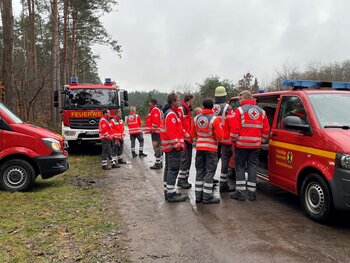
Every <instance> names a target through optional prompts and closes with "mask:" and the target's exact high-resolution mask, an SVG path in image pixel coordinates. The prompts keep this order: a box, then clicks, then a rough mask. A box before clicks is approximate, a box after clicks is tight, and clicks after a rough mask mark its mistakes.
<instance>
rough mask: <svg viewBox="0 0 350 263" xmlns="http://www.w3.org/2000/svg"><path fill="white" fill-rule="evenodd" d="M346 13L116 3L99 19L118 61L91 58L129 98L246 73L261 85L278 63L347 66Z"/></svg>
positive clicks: (169, 0)
mask: <svg viewBox="0 0 350 263" xmlns="http://www.w3.org/2000/svg"><path fill="white" fill-rule="evenodd" d="M349 10H350V1H349V0H119V5H118V6H117V7H116V8H115V11H114V12H112V13H110V14H108V15H106V16H105V17H103V18H102V20H103V22H104V24H105V27H106V29H107V31H108V32H109V33H110V34H111V35H112V36H113V38H114V39H116V40H118V42H119V44H120V45H122V49H123V52H122V58H118V56H117V55H116V54H114V53H113V51H112V50H111V49H110V48H109V47H105V46H98V47H95V48H94V51H95V52H96V54H98V55H100V57H101V59H100V60H99V61H98V67H99V74H100V77H101V78H102V79H104V78H105V77H111V78H112V79H113V80H115V81H116V82H117V83H119V84H120V85H121V86H122V87H123V88H125V89H127V90H130V91H131V90H151V89H157V90H161V91H170V90H172V89H175V88H177V87H181V86H184V85H191V87H195V86H196V84H197V83H202V82H203V80H204V79H205V78H207V77H209V76H212V75H217V76H220V77H221V78H222V79H224V78H226V79H230V80H233V81H234V82H236V81H238V80H239V79H241V78H242V77H243V74H245V73H247V72H250V73H251V74H253V75H254V76H256V77H257V78H258V81H259V82H260V83H261V84H263V85H266V84H267V83H268V82H269V81H271V80H272V79H273V78H274V72H275V70H279V69H281V67H282V65H284V64H290V65H298V66H300V68H303V67H304V66H305V65H307V63H310V62H321V63H332V62H342V61H344V60H345V59H349V58H350V34H349V33H348V32H349V31H348V30H349V28H350V16H349Z"/></svg>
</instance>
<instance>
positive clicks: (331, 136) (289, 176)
mask: <svg viewBox="0 0 350 263" xmlns="http://www.w3.org/2000/svg"><path fill="white" fill-rule="evenodd" d="M283 85H284V86H285V87H288V89H290V90H287V91H277V92H268V93H261V94H254V95H253V96H254V98H255V99H256V101H257V104H258V105H259V106H260V107H261V108H262V109H264V110H265V112H266V115H267V118H268V120H269V122H270V126H271V130H270V136H269V139H268V140H267V141H266V142H265V143H264V144H263V145H262V147H261V152H260V167H259V169H258V177H259V178H260V179H262V180H264V181H267V182H269V183H271V184H273V185H275V186H278V187H280V188H283V189H284V190H287V191H289V192H291V193H293V194H296V195H299V196H300V200H301V204H302V208H303V210H304V211H305V213H306V215H307V216H308V217H310V218H311V219H313V220H315V221H318V222H326V221H327V220H328V219H329V218H330V216H331V214H332V210H333V209H338V210H350V130H349V129H350V110H349V109H350V92H349V91H350V82H322V81H304V80H285V81H284V82H283ZM230 104H231V105H232V107H233V108H234V109H235V108H237V107H238V106H239V101H238V98H232V99H231V101H230Z"/></svg>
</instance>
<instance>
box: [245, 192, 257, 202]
mask: <svg viewBox="0 0 350 263" xmlns="http://www.w3.org/2000/svg"><path fill="white" fill-rule="evenodd" d="M247 198H248V200H249V201H255V200H256V194H255V192H251V191H248V197H247Z"/></svg>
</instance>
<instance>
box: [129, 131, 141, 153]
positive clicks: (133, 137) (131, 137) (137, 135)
mask: <svg viewBox="0 0 350 263" xmlns="http://www.w3.org/2000/svg"><path fill="white" fill-rule="evenodd" d="M136 139H137V140H138V141H139V144H140V145H139V151H140V152H143V143H144V139H143V134H142V133H137V134H130V141H131V151H132V152H135V141H136Z"/></svg>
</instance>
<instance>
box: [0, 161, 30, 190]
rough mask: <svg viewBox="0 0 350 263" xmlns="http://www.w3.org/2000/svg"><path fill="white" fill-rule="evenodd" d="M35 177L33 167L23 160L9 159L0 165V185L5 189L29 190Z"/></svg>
mask: <svg viewBox="0 0 350 263" xmlns="http://www.w3.org/2000/svg"><path fill="white" fill-rule="evenodd" d="M35 177H36V174H35V170H34V168H33V167H32V166H31V165H30V164H29V163H28V162H27V161H24V160H20V159H14V160H10V161H8V162H6V163H4V164H3V165H1V167H0V186H1V187H2V188H3V189H5V190H7V191H12V192H14V191H25V190H29V189H30V188H31V187H32V186H33V184H34V181H35Z"/></svg>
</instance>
